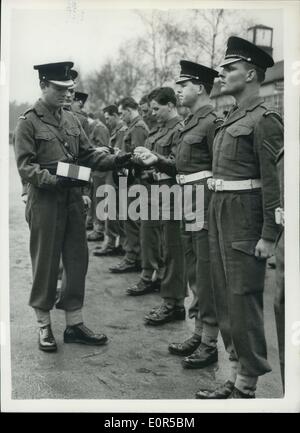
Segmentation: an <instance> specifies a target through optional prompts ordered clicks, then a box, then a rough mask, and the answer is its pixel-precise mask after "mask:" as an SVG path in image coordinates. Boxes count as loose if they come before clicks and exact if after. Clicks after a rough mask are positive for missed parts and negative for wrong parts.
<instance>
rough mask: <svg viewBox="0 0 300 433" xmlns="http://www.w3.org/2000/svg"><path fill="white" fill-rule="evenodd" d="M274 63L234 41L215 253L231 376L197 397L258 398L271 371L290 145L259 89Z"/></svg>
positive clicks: (217, 187)
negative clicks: (283, 171) (281, 155)
mask: <svg viewBox="0 0 300 433" xmlns="http://www.w3.org/2000/svg"><path fill="white" fill-rule="evenodd" d="M273 64H274V61H273V59H272V57H271V56H269V55H268V54H267V53H266V52H265V51H263V50H262V49H260V48H258V47H257V46H256V45H253V44H252V43H250V42H248V41H247V40H244V39H241V38H238V37H235V36H234V37H230V38H229V39H228V42H227V51H226V55H225V60H224V62H223V64H222V65H221V66H222V67H223V71H222V74H221V92H222V93H223V94H228V95H232V96H234V98H235V100H236V105H235V106H234V107H233V108H232V109H231V110H230V111H229V113H228V115H227V117H226V118H225V121H224V123H223V125H222V126H221V127H220V129H219V130H218V132H217V134H216V137H215V140H214V148H213V179H211V181H210V182H209V187H210V188H211V189H212V190H213V191H214V192H213V197H212V199H211V202H210V208H209V241H210V243H209V246H210V257H211V265H212V269H213V273H212V279H213V290H214V297H215V302H216V311H217V318H218V323H219V327H220V331H221V334H222V338H223V341H224V345H225V348H226V350H227V352H228V353H229V354H230V355H229V359H230V363H231V375H230V377H229V378H228V379H229V380H228V381H227V382H225V384H223V385H222V386H221V387H218V388H216V389H215V390H214V391H209V390H200V391H198V392H197V394H196V398H201V399H213V398H217V399H225V398H255V390H256V384H257V380H258V377H259V376H262V375H263V374H265V373H268V372H269V371H271V367H270V365H269V363H268V361H267V345H266V340H265V333H264V317H263V292H264V281H265V270H266V260H267V259H268V258H269V257H270V256H271V255H273V253H274V242H275V239H276V237H277V233H278V227H277V226H276V223H275V220H274V211H275V209H276V208H277V207H278V206H279V205H280V195H279V185H278V180H277V173H276V164H275V160H276V156H277V154H278V152H279V150H280V149H281V148H282V146H283V127H282V122H281V119H279V115H278V114H277V113H276V112H274V111H271V110H268V108H267V107H266V105H265V103H264V99H263V98H261V97H260V96H259V89H260V85H261V83H262V82H263V81H264V77H265V71H266V69H267V68H270V67H271V66H273Z"/></svg>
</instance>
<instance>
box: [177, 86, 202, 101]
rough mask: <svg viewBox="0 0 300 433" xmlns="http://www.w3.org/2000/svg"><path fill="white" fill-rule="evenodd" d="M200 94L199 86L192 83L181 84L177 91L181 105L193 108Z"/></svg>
mask: <svg viewBox="0 0 300 433" xmlns="http://www.w3.org/2000/svg"><path fill="white" fill-rule="evenodd" d="M198 92H199V86H198V85H197V84H193V83H192V82H191V81H185V82H184V83H180V84H179V87H178V90H177V94H178V99H179V102H180V105H183V106H184V107H192V106H193V105H194V104H195V102H196V101H197V99H198V96H199V93H198Z"/></svg>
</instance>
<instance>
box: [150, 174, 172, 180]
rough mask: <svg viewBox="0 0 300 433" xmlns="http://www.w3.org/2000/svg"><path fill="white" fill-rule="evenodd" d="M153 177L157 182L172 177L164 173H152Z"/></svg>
mask: <svg viewBox="0 0 300 433" xmlns="http://www.w3.org/2000/svg"><path fill="white" fill-rule="evenodd" d="M153 179H154V180H156V181H158V182H159V181H161V180H167V179H172V177H171V176H169V175H168V174H166V173H153Z"/></svg>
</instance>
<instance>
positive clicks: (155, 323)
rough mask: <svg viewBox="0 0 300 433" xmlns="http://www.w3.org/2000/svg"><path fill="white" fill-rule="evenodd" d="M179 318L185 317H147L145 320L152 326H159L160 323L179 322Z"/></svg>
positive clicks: (183, 318)
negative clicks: (160, 318) (153, 318)
mask: <svg viewBox="0 0 300 433" xmlns="http://www.w3.org/2000/svg"><path fill="white" fill-rule="evenodd" d="M179 320H185V317H174V318H172V319H165V320H162V321H157V322H156V321H153V320H151V319H150V318H148V319H147V318H145V322H146V325H150V326H159V325H164V324H165V323H171V322H177V321H179Z"/></svg>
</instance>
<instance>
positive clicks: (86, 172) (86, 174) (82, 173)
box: [78, 165, 91, 182]
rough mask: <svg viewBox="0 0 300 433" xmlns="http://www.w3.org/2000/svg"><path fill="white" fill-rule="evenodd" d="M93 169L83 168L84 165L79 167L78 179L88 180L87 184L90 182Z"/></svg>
mask: <svg viewBox="0 0 300 433" xmlns="http://www.w3.org/2000/svg"><path fill="white" fill-rule="evenodd" d="M90 175H91V169H90V168H89V167H83V166H82V165H81V166H80V167H79V174H78V178H79V179H80V180H86V181H87V182H88V181H89V180H90Z"/></svg>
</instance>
